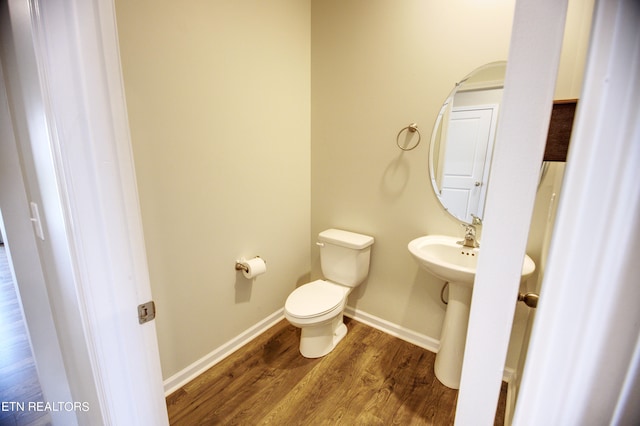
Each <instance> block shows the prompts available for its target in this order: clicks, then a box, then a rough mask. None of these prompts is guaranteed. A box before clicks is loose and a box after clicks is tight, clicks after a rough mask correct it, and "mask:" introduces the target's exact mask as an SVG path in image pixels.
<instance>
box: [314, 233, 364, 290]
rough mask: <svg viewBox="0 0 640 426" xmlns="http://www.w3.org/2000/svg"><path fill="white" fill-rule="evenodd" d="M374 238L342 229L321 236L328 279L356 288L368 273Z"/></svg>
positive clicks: (323, 268) (323, 265)
mask: <svg viewBox="0 0 640 426" xmlns="http://www.w3.org/2000/svg"><path fill="white" fill-rule="evenodd" d="M372 244H373V237H370V236H368V235H362V234H356V233H355V232H350V231H343V230H341V229H327V230H326V231H322V232H321V233H320V234H319V235H318V245H319V246H320V265H321V267H322V274H323V275H324V277H325V278H326V279H328V280H329V281H333V282H335V283H338V284H342V285H344V286H347V287H356V286H357V285H359V284H360V283H361V282H362V281H363V280H364V279H365V278H366V277H367V275H368V274H369V259H370V255H371V245H372Z"/></svg>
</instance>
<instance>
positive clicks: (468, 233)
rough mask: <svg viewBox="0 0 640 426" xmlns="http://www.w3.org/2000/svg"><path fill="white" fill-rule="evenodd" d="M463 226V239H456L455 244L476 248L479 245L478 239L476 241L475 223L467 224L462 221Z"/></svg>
mask: <svg viewBox="0 0 640 426" xmlns="http://www.w3.org/2000/svg"><path fill="white" fill-rule="evenodd" d="M462 226H464V240H463V241H458V242H457V244H460V245H462V246H463V247H470V248H477V247H480V244H479V243H478V241H476V227H475V225H469V224H467V223H463V224H462Z"/></svg>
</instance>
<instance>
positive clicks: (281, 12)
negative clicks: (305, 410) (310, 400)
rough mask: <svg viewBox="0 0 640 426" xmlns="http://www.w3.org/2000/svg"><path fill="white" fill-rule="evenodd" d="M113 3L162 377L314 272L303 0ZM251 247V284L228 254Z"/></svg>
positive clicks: (274, 304)
mask: <svg viewBox="0 0 640 426" xmlns="http://www.w3.org/2000/svg"><path fill="white" fill-rule="evenodd" d="M116 6H117V18H118V29H119V37H120V47H121V56H122V64H123V72H124V79H125V90H126V95H127V105H128V109H129V118H130V126H131V135H132V144H133V150H134V156H135V162H136V172H137V177H138V187H139V193H140V200H141V206H142V217H143V225H144V232H145V240H146V246H147V252H148V258H149V268H150V273H151V284H152V290H153V294H154V298H155V301H156V304H157V309H158V317H157V329H158V340H159V344H160V353H161V361H162V366H163V375H164V377H165V379H166V378H167V377H169V376H171V375H172V374H175V373H176V372H178V371H180V370H182V369H184V368H186V367H187V366H189V365H190V364H191V363H193V362H195V361H197V360H198V359H199V358H201V357H203V356H205V355H206V354H208V353H209V352H211V351H212V350H214V349H216V348H217V347H219V346H221V345H222V344H223V343H225V342H226V341H228V340H230V339H231V338H233V337H235V336H237V335H238V334H240V333H241V332H242V331H244V330H246V329H247V328H249V327H250V326H252V325H254V324H256V323H257V322H259V321H260V320H262V319H263V318H265V317H267V316H268V315H269V314H271V313H273V312H275V311H276V310H278V309H280V308H281V307H282V306H283V303H284V300H285V299H286V297H287V295H288V294H289V293H290V292H291V291H292V290H293V289H294V288H295V286H296V284H297V283H298V281H299V280H304V279H305V278H304V277H306V275H307V274H308V273H309V269H310V265H309V262H310V260H309V259H310V256H309V250H310V241H309V226H310V225H309V220H310V219H309V218H310V212H309V209H310V189H309V186H310V181H309V179H310V164H309V150H310V135H309V131H310V130H309V129H310V110H309V108H310V106H309V105H310V101H309V96H310V29H309V25H310V17H309V13H310V6H309V2H308V1H301V0H278V1H269V2H262V1H257V0H256V1H248V0H244V1H241V2H236V1H233V2H203V1H198V2H197V1H189V2H176V1H169V0H154V1H129V0H126V1H120V0H118V1H116ZM254 255H260V256H262V257H263V258H264V259H266V261H267V267H268V271H267V273H266V274H265V275H262V276H260V277H258V278H257V279H256V280H255V282H253V283H251V282H250V281H248V280H246V279H245V278H244V277H243V276H242V274H240V273H238V272H236V271H235V270H234V264H235V260H236V259H237V258H239V257H240V256H247V257H249V256H254ZM301 277H302V278H301Z"/></svg>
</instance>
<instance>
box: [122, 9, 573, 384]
mask: <svg viewBox="0 0 640 426" xmlns="http://www.w3.org/2000/svg"><path fill="white" fill-rule="evenodd" d="M116 5H117V15H118V27H119V35H120V44H121V49H122V52H121V54H122V61H123V68H124V77H125V88H126V93H127V104H128V107H129V116H130V120H131V131H132V140H133V148H134V154H135V159H136V168H137V175H138V184H139V190H140V198H141V202H142V209H143V212H142V213H143V221H144V230H145V238H146V243H147V250H148V256H149V264H150V269H151V278H152V287H153V291H154V297H155V299H156V301H157V304H158V310H159V316H158V323H157V325H158V334H159V336H158V339H159V342H160V351H161V358H162V364H163V372H164V375H165V378H167V377H168V376H170V375H172V374H174V373H176V372H178V371H180V370H181V369H183V368H186V367H187V366H188V365H189V364H191V363H193V362H195V361H196V360H197V359H199V358H200V357H202V356H204V355H206V354H207V353H209V352H210V351H212V350H214V349H215V348H217V347H219V346H220V345H222V344H223V343H224V342H226V341H228V340H229V339H231V338H232V337H234V336H235V335H237V334H239V333H240V332H242V331H243V330H245V329H246V328H248V327H249V326H251V325H253V324H255V323H257V322H258V321H259V320H261V319H263V318H265V317H266V316H267V315H269V314H270V313H272V312H274V311H275V310H277V309H278V308H280V307H282V306H283V304H284V301H285V299H286V297H287V295H288V294H289V292H290V291H291V290H292V289H293V288H294V287H295V286H296V285H300V284H302V283H304V282H306V281H307V280H308V278H309V277H308V274H309V273H310V271H311V276H313V277H314V278H315V277H318V276H320V268H319V258H318V251H317V249H316V248H315V245H313V244H312V243H313V241H314V240H315V238H316V235H317V233H318V232H320V231H322V230H323V229H326V228H329V227H339V228H344V229H348V230H353V231H356V232H362V233H366V234H370V235H373V236H374V237H375V238H376V243H375V245H374V247H373V251H372V262H371V270H370V276H369V278H368V280H367V281H366V282H365V283H364V284H362V285H361V286H360V287H359V288H358V289H356V291H355V292H354V293H353V294H352V296H351V297H350V300H349V304H350V305H351V306H353V307H355V308H356V309H359V310H363V311H366V312H367V313H369V314H373V315H375V316H378V317H381V318H383V319H385V320H387V321H390V322H392V323H395V324H398V325H400V326H403V327H406V328H408V329H410V330H413V331H416V332H419V333H423V334H425V335H427V336H430V337H433V338H439V336H440V328H441V325H442V319H443V316H444V311H445V305H443V304H442V303H441V302H440V289H441V286H442V282H440V281H439V280H438V279H436V278H434V277H432V276H430V275H429V274H428V273H426V272H425V271H422V270H420V269H419V268H418V266H417V264H416V263H415V261H413V259H412V258H411V257H410V255H409V253H408V251H407V248H406V246H407V243H408V242H409V241H410V240H411V239H413V238H415V237H417V236H420V235H425V234H437V233H444V234H451V235H461V229H460V226H459V224H458V222H457V221H456V220H454V219H452V218H450V217H449V216H448V215H447V214H446V213H445V212H444V211H443V209H442V208H441V206H440V205H439V204H438V202H437V200H436V198H435V196H434V194H433V191H432V189H431V187H430V183H429V180H428V178H427V173H428V172H427V156H428V142H429V138H430V134H431V129H432V126H433V124H434V120H435V117H436V115H437V113H438V111H439V108H440V106H441V103H442V101H443V100H444V99H445V97H446V96H447V94H448V93H449V91H450V90H451V89H452V88H453V85H454V83H455V82H456V81H457V80H459V79H461V78H462V77H464V76H465V75H466V74H467V73H469V72H470V71H471V70H473V69H474V68H476V67H478V66H480V65H482V64H485V63H487V62H492V61H497V60H505V59H506V58H507V54H508V44H509V37H510V32H511V18H512V15H513V0H502V1H501V0H496V1H493V2H491V3H490V7H487V2H477V1H472V0H456V1H448V2H441V1H425V0H403V1H402V2H390V1H383V0H351V1H344V0H321V1H315V2H313V3H312V4H311V2H310V1H301V0H280V1H271V2H268V3H267V2H259V1H257V0H253V1H250V0H243V1H234V2H208V4H207V2H179V3H177V2H170V1H167V0H162V1H154V2H151V1H148V2H141V1H135V2H132V1H124V0H116ZM445 40H446V41H445ZM579 59H580V58H579V57H578V58H576V55H569V57H567V58H566V59H565V60H564V65H563V67H564V68H565V70H563V71H561V75H562V76H565V77H566V76H568V75H569V74H571V75H570V76H568V77H566V78H565V77H563V78H562V79H561V84H562V88H563V89H562V90H561V91H560V92H558V93H560V97H565V98H566V97H577V91H576V89H575V86H576V83H575V75H574V74H575V68H576V63H578V62H579ZM578 87H579V85H578ZM564 88H567V89H566V90H565V89H564ZM572 90H573V92H572ZM573 93H575V94H573ZM412 122H417V123H418V126H419V128H420V130H421V133H422V142H421V144H420V146H419V147H418V148H416V149H415V150H413V151H409V152H402V151H400V150H399V149H398V147H397V146H396V141H395V138H396V134H397V133H398V131H399V130H400V129H401V128H403V127H405V126H407V125H408V124H410V123H412ZM547 202H548V200H547V199H546V198H545V199H543V200H542V201H541V203H543V204H545V203H547ZM537 211H541V212H546V208H545V207H544V205H543V207H541V208H538V207H537ZM536 214H546V213H536ZM537 223H545V221H544V220H538V221H536V220H534V224H537ZM534 226H538V225H534ZM543 227H544V225H543ZM544 234H545V230H544V229H537V228H535V229H534V230H533V232H532V236H533V237H532V241H530V249H531V250H533V251H537V252H536V253H530V254H531V255H532V257H534V259H535V260H536V261H538V260H539V255H540V252H541V250H542V243H541V241H542V239H543V238H544ZM254 254H259V255H261V256H263V257H264V258H265V259H267V261H268V268H269V270H268V272H267V274H265V275H263V276H261V277H259V278H258V280H257V281H256V282H255V283H253V285H251V284H250V283H248V282H246V281H244V280H243V278H241V277H240V276H239V275H238V274H237V273H236V272H235V271H234V270H233V263H234V260H235V259H236V258H237V257H239V256H241V255H247V256H248V255H254Z"/></svg>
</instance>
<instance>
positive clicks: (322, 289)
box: [284, 280, 347, 319]
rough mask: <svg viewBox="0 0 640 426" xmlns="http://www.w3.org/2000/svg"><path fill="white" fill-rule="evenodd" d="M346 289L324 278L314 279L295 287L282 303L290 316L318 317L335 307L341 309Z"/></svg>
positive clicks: (301, 317) (302, 317)
mask: <svg viewBox="0 0 640 426" xmlns="http://www.w3.org/2000/svg"><path fill="white" fill-rule="evenodd" d="M346 291H347V289H346V288H343V287H342V286H338V285H336V284H333V283H330V282H328V281H325V280H316V281H312V282H310V283H308V284H305V285H303V286H301V287H298V288H297V289H295V290H294V291H293V292H292V293H291V294H290V295H289V297H288V298H287V301H286V302H285V304H284V309H285V311H286V313H287V314H288V315H290V316H292V317H295V318H300V319H307V318H315V317H320V316H323V315H325V314H328V313H330V312H331V311H334V310H336V309H338V310H342V302H343V301H344V297H345V294H346Z"/></svg>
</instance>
